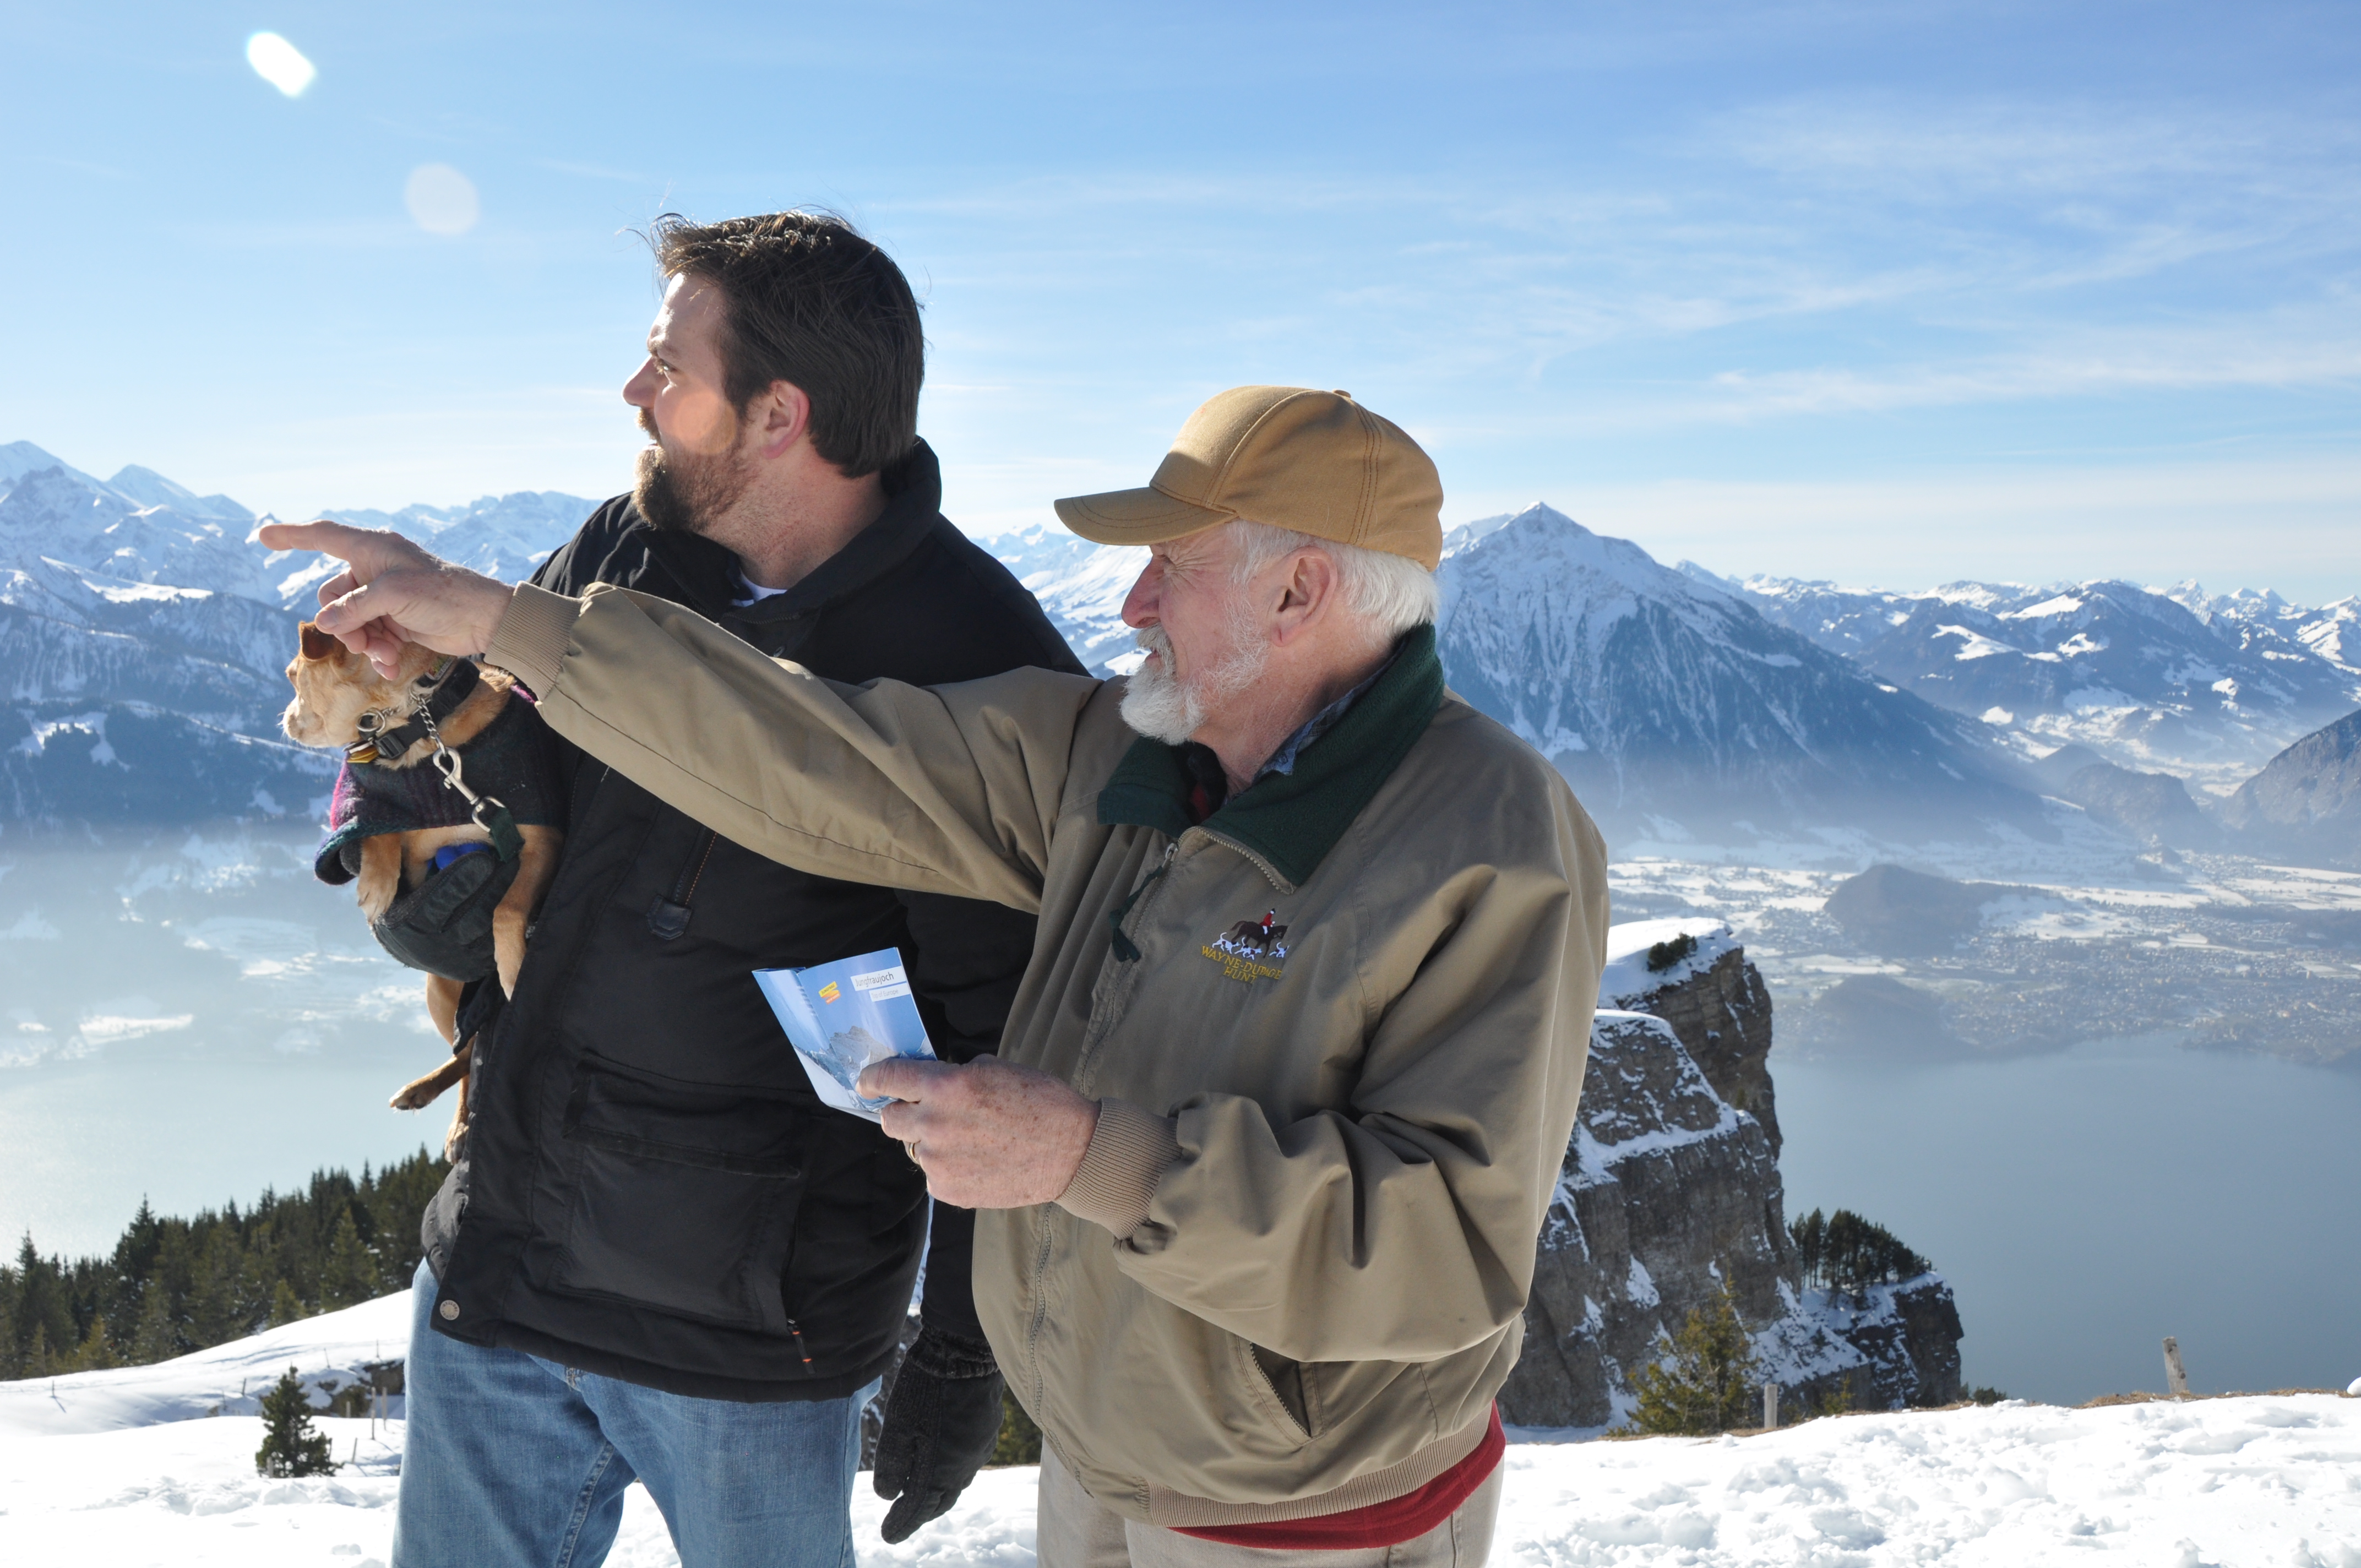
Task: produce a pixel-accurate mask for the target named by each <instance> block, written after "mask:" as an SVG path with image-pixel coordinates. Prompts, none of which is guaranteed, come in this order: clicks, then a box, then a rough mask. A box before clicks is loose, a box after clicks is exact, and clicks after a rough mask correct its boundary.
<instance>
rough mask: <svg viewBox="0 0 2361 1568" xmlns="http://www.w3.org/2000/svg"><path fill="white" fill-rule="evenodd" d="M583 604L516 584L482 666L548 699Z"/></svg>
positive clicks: (554, 686)
mask: <svg viewBox="0 0 2361 1568" xmlns="http://www.w3.org/2000/svg"><path fill="white" fill-rule="evenodd" d="M581 613H582V601H581V600H580V599H577V598H566V596H565V595H564V594H554V593H551V592H550V591H549V590H548V589H547V588H537V587H533V585H532V584H531V583H519V584H518V585H517V586H516V591H515V592H514V593H513V594H511V595H510V596H509V608H508V609H506V610H505V611H503V612H502V613H501V615H500V625H499V626H497V627H495V628H493V630H492V643H491V646H490V647H489V648H487V649H485V650H484V663H487V664H497V665H499V666H500V668H501V669H503V670H506V671H507V672H508V673H509V674H512V675H514V676H515V677H516V678H517V679H519V680H521V681H522V682H523V683H524V684H525V685H528V686H530V687H532V688H533V696H548V695H549V694H550V693H551V692H552V691H555V689H556V687H557V667H558V666H559V665H560V664H562V663H565V662H566V644H567V643H569V642H571V641H573V640H574V622H575V620H576V619H577V617H578V616H580V615H581Z"/></svg>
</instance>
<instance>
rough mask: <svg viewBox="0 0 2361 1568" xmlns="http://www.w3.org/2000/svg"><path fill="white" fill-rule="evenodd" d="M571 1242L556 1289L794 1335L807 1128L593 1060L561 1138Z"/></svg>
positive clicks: (739, 1096)
mask: <svg viewBox="0 0 2361 1568" xmlns="http://www.w3.org/2000/svg"><path fill="white" fill-rule="evenodd" d="M559 1131H560V1134H561V1136H562V1137H563V1140H564V1147H565V1154H564V1158H565V1162H566V1226H565V1232H564V1236H565V1243H564V1246H563V1247H562V1249H561V1251H560V1254H559V1262H558V1265H557V1268H556V1271H555V1277H554V1278H553V1279H552V1281H551V1283H553V1284H554V1285H555V1286H557V1287H558V1288H561V1289H566V1290H570V1291H575V1292H577V1293H580V1294H585V1295H591V1296H598V1297H604V1298H608V1299H614V1300H619V1301H624V1302H628V1303H631V1304H632V1305H635V1306H642V1307H653V1308H655V1309H657V1310H662V1311H664V1312H668V1313H672V1314H674V1315H675V1316H679V1317H685V1318H693V1319H696V1320H697V1321H701V1322H708V1323H716V1324H721V1325H724V1326H727V1327H730V1328H741V1329H753V1330H758V1331H761V1332H766V1333H773V1334H777V1335H781V1336H783V1337H784V1336H785V1335H788V1334H790V1333H792V1332H794V1328H795V1325H794V1324H792V1323H790V1322H789V1321H788V1320H787V1314H786V1309H785V1304H784V1302H783V1301H782V1299H781V1296H780V1289H781V1277H782V1275H783V1274H784V1273H785V1266H786V1259H787V1254H788V1250H789V1248H790V1247H791V1245H793V1241H794V1235H795V1222H796V1210H797V1209H798V1208H799V1207H800V1206H801V1202H802V1199H803V1190H804V1150H803V1144H804V1128H803V1124H802V1117H801V1116H800V1115H799V1114H798V1113H796V1111H795V1110H794V1109H793V1108H792V1107H790V1106H787V1105H785V1104H783V1103H780V1102H777V1101H774V1100H762V1099H752V1098H750V1097H749V1096H748V1095H747V1093H746V1092H745V1091H742V1090H738V1089H730V1088H717V1087H714V1086H710V1085H702V1084H693V1083H684V1082H681V1081H680V1080H675V1079H667V1078H664V1077H661V1076H659V1075H657V1074H653V1073H649V1072H644V1071H640V1070H636V1069H626V1068H623V1067H621V1066H620V1064H618V1063H615V1062H612V1061H609V1060H607V1059H606V1058H600V1057H597V1056H588V1057H585V1058H583V1059H582V1062H581V1066H580V1069H579V1076H578V1077H577V1080H576V1081H575V1086H574V1091H573V1093H572V1094H571V1095H570V1096H569V1097H568V1098H567V1101H566V1115H565V1120H564V1123H563V1124H562V1125H561V1127H560V1129H559Z"/></svg>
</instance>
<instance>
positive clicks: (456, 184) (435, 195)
mask: <svg viewBox="0 0 2361 1568" xmlns="http://www.w3.org/2000/svg"><path fill="white" fill-rule="evenodd" d="M401 199H402V202H403V203H405V204H406V205H407V206H408V207H409V208H410V215H411V217H412V218H413V219H414V220H416V222H417V224H418V226H419V227H420V228H423V229H424V230H425V231H426V232H427V233H428V234H439V235H461V234H466V233H467V231H468V230H469V229H471V228H474V227H475V226H476V220H477V219H478V217H480V216H482V215H483V207H482V205H481V203H478V201H477V200H476V183H475V181H472V180H470V179H468V178H467V176H466V175H464V174H462V173H460V172H459V171H458V170H456V169H454V168H452V167H451V166H450V165H449V164H447V163H422V164H420V165H419V166H418V167H417V168H415V169H413V170H411V171H410V182H409V183H408V184H406V185H404V186H403V187H402V188H401Z"/></svg>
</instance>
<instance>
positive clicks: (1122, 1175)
mask: <svg viewBox="0 0 2361 1568" xmlns="http://www.w3.org/2000/svg"><path fill="white" fill-rule="evenodd" d="M1179 1158H1180V1138H1179V1137H1177V1136H1176V1135H1174V1133H1173V1123H1172V1119H1171V1118H1170V1117H1169V1116H1158V1115H1155V1114H1152V1113H1149V1112H1147V1111H1143V1110H1141V1109H1140V1108H1139V1107H1138V1106H1137V1105H1134V1104H1132V1103H1131V1102H1129V1101H1126V1100H1102V1101H1100V1102H1099V1124H1098V1127H1097V1129H1096V1130H1095V1131H1094V1132H1093V1133H1092V1134H1091V1144H1090V1147H1088V1148H1086V1149H1084V1150H1083V1151H1082V1164H1081V1165H1079V1166H1077V1167H1075V1168H1074V1179H1073V1180H1071V1181H1070V1182H1068V1183H1067V1184H1066V1190H1064V1191H1063V1192H1060V1194H1058V1207H1060V1209H1063V1210H1064V1211H1066V1212H1068V1213H1069V1214H1071V1215H1073V1216H1074V1217H1075V1218H1076V1219H1078V1220H1088V1221H1089V1222H1090V1223H1093V1224H1094V1225H1104V1226H1105V1227H1106V1228H1107V1229H1108V1230H1110V1231H1112V1232H1114V1233H1115V1240H1117V1241H1121V1240H1122V1239H1123V1238H1124V1237H1126V1236H1127V1235H1129V1234H1131V1233H1132V1232H1134V1231H1136V1230H1137V1229H1139V1227H1140V1225H1141V1223H1143V1222H1145V1221H1146V1220H1147V1218H1148V1200H1149V1199H1150V1198H1152V1197H1154V1196H1155V1195H1156V1184H1157V1183H1158V1182H1159V1181H1161V1180H1163V1179H1164V1172H1165V1170H1166V1169H1167V1168H1169V1167H1170V1165H1171V1164H1172V1162H1173V1161H1174V1160H1177V1159H1179Z"/></svg>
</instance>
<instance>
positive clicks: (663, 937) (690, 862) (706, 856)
mask: <svg viewBox="0 0 2361 1568" xmlns="http://www.w3.org/2000/svg"><path fill="white" fill-rule="evenodd" d="M720 838H721V835H720V834H719V833H716V832H715V831H714V830H713V829H712V828H701V829H699V830H698V832H697V841H696V843H694V844H693V845H691V846H690V847H689V851H688V859H687V861H686V862H684V863H683V865H682V866H681V868H680V874H679V875H678V876H676V877H675V878H674V879H673V883H672V896H671V897H670V898H664V897H661V896H660V897H658V898H657V899H656V901H655V902H654V903H653V904H651V905H648V929H649V930H650V931H653V932H654V933H655V938H656V940H657V941H659V942H669V941H671V940H673V939H674V938H676V937H679V936H681V935H682V934H683V933H685V932H686V931H687V929H688V920H689V916H690V914H691V910H690V908H689V905H690V902H691V901H692V900H693V899H695V898H696V896H697V883H699V882H701V881H703V880H704V878H705V866H706V862H707V861H710V860H712V859H713V847H714V845H715V844H716V843H718V842H719V840H720Z"/></svg>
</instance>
